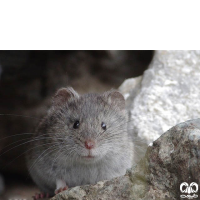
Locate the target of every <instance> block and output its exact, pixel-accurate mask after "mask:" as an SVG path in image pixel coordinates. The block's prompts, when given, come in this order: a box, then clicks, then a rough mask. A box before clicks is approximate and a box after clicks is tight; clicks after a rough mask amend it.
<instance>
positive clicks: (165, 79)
mask: <svg viewBox="0 0 200 200" xmlns="http://www.w3.org/2000/svg"><path fill="white" fill-rule="evenodd" d="M199 77H200V51H157V52H156V53H155V55H154V58H153V60H152V63H151V64H150V66H149V69H148V70H146V71H145V73H144V75H143V77H142V80H140V78H139V80H138V79H137V80H136V79H135V78H134V79H132V80H131V79H130V80H128V82H125V83H124V84H123V85H122V86H121V87H120V91H121V92H122V93H123V94H124V96H125V97H128V98H127V108H128V110H129V116H130V121H131V123H130V126H129V129H130V130H131V132H132V133H133V134H134V136H138V137H140V138H141V139H143V140H146V142H147V143H148V144H149V143H151V142H152V141H154V140H156V139H157V138H158V137H159V136H160V135H161V134H162V133H164V132H165V131H167V130H168V129H169V128H171V127H173V126H175V125H176V124H178V123H180V122H183V121H186V120H190V119H195V118H198V117H199V116H200V101H199V99H200V92H199V86H200V78H199ZM136 83H137V84H136Z"/></svg>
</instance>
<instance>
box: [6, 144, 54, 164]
mask: <svg viewBox="0 0 200 200" xmlns="http://www.w3.org/2000/svg"><path fill="white" fill-rule="evenodd" d="M49 144H54V142H52V143H46V144H42V145H37V146H35V147H33V148H31V149H28V150H26V151H25V152H23V153H22V154H20V155H19V156H17V157H16V158H15V159H14V160H12V161H11V162H9V163H8V164H7V165H10V164H11V163H13V162H14V161H15V160H16V159H17V158H19V157H20V156H22V155H24V154H26V153H27V152H28V151H30V150H32V149H35V148H38V147H39V146H45V145H49Z"/></svg>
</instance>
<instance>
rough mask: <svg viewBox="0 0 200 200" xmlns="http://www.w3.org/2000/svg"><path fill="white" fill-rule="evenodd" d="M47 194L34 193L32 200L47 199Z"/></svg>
mask: <svg viewBox="0 0 200 200" xmlns="http://www.w3.org/2000/svg"><path fill="white" fill-rule="evenodd" d="M49 197H50V196H49V194H48V193H47V194H45V193H39V194H38V193H36V194H35V196H33V200H38V199H45V198H49Z"/></svg>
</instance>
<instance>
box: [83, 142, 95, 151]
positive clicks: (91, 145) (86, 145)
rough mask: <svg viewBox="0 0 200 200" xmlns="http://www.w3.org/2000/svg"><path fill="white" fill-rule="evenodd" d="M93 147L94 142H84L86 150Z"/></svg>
mask: <svg viewBox="0 0 200 200" xmlns="http://www.w3.org/2000/svg"><path fill="white" fill-rule="evenodd" d="M94 146H95V142H94V141H93V140H86V141H85V147H86V149H93V148H94Z"/></svg>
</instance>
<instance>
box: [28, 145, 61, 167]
mask: <svg viewBox="0 0 200 200" xmlns="http://www.w3.org/2000/svg"><path fill="white" fill-rule="evenodd" d="M56 146H57V144H55V145H53V146H50V147H49V148H47V149H45V150H44V151H43V152H42V153H41V154H40V155H39V156H38V157H37V159H35V161H34V163H33V164H32V165H31V166H30V167H29V171H31V170H32V168H33V167H34V165H35V164H36V163H37V162H39V161H40V160H41V158H44V157H45V156H46V155H48V154H49V153H51V152H53V151H54V150H55V149H56V148H55V147H56ZM53 147H54V148H53ZM51 148H53V149H51ZM49 149H51V151H50V152H48V150H49ZM46 151H47V154H45V155H44V156H42V155H43V154H44V153H45V152H46ZM41 156H42V157H41ZM39 158H40V159H39ZM38 159H39V160H38Z"/></svg>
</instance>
